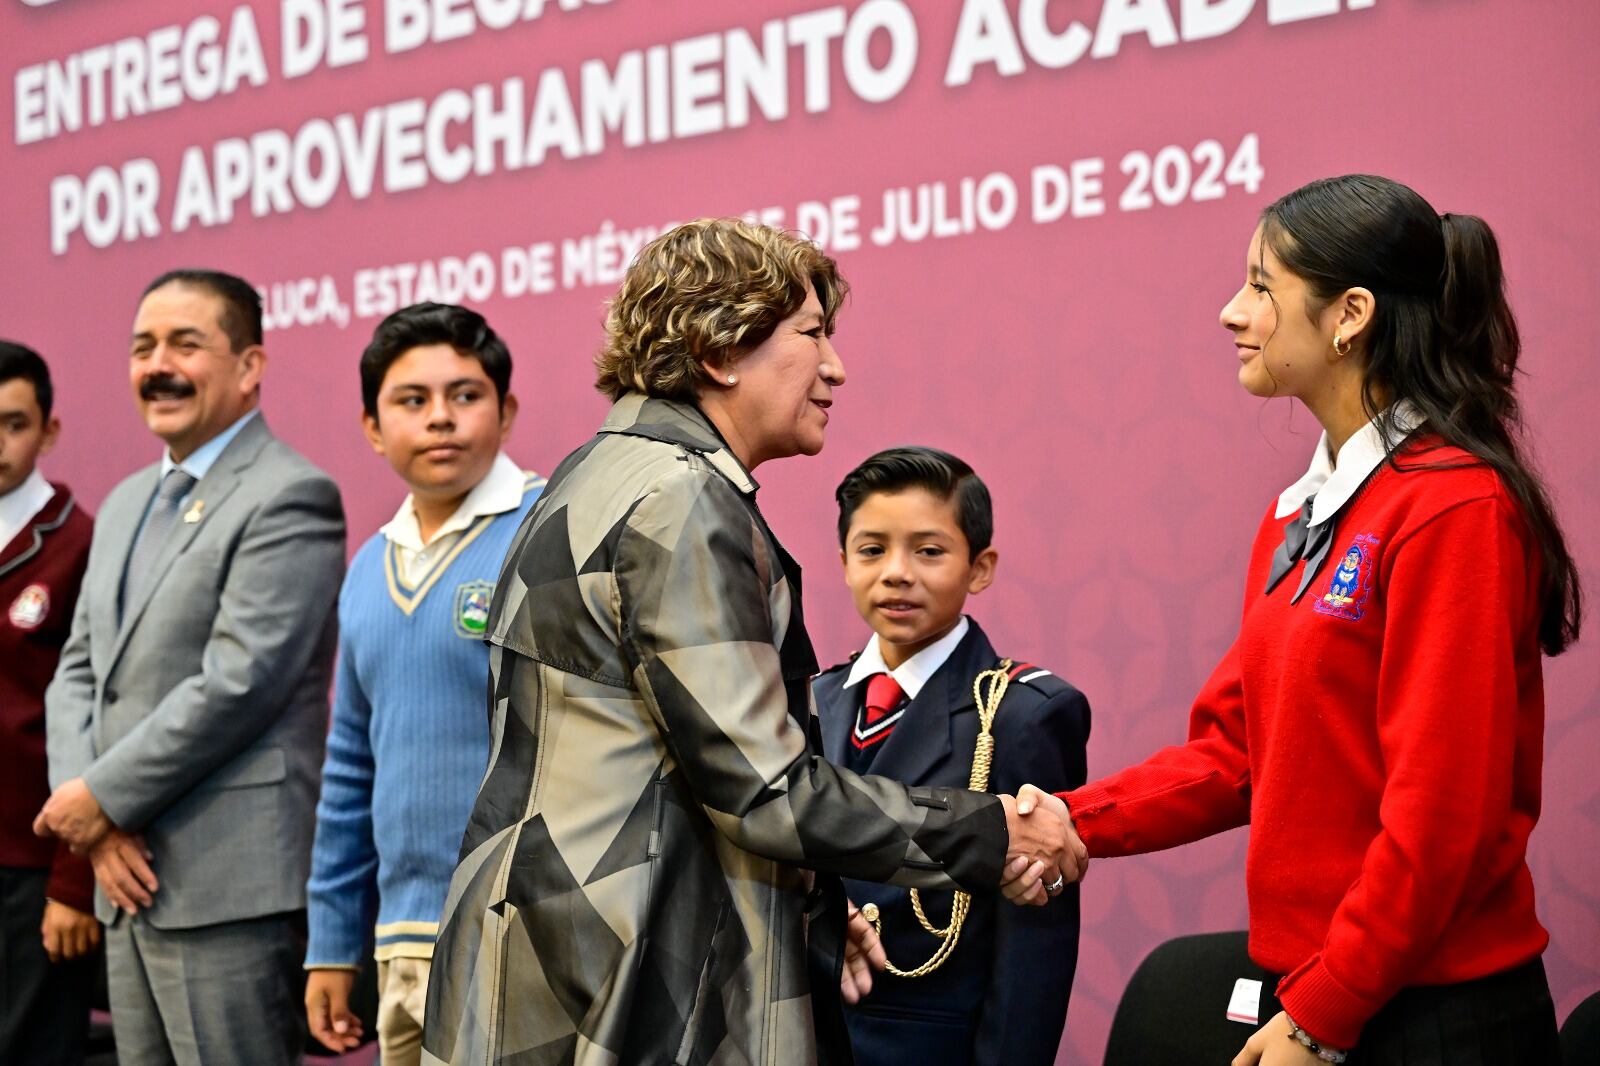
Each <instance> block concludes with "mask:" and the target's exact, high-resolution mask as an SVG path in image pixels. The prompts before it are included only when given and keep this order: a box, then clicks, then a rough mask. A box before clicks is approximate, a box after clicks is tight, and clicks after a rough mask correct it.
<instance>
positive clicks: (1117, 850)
mask: <svg viewBox="0 0 1600 1066" xmlns="http://www.w3.org/2000/svg"><path fill="white" fill-rule="evenodd" d="M1056 795H1057V796H1059V797H1060V798H1061V800H1062V802H1064V803H1065V804H1066V805H1067V811H1068V812H1069V813H1070V814H1071V815H1072V826H1073V828H1074V829H1076V830H1077V831H1078V838H1079V839H1080V840H1082V841H1083V846H1084V847H1086V848H1088V849H1089V856H1090V858H1098V857H1103V856H1107V855H1120V854H1122V851H1123V848H1122V839H1123V828H1122V812H1121V810H1120V809H1118V807H1117V804H1116V802H1115V801H1114V800H1113V799H1112V797H1111V793H1110V791H1109V790H1108V789H1106V787H1105V786H1104V785H1101V784H1099V783H1098V782H1096V783H1095V784H1092V785H1084V786H1083V787H1082V788H1078V789H1074V790H1072V791H1071V792H1057V793H1056Z"/></svg>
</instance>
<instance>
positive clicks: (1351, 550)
mask: <svg viewBox="0 0 1600 1066" xmlns="http://www.w3.org/2000/svg"><path fill="white" fill-rule="evenodd" d="M1377 554H1378V538H1377V537H1374V536H1373V535H1372V534H1370V533H1358V534H1356V537H1355V539H1354V540H1352V541H1351V542H1350V546H1349V547H1348V548H1346V549H1345V552H1344V555H1343V556H1341V557H1340V559H1339V565H1338V566H1337V567H1335V568H1334V571H1333V576H1332V577H1330V578H1329V579H1328V591H1327V592H1325V593H1323V595H1322V598H1321V599H1318V600H1316V601H1314V602H1313V603H1312V604H1311V609H1312V610H1314V611H1316V612H1317V613H1319V614H1327V615H1332V616H1333V617H1335V618H1345V619H1348V620H1350V621H1352V622H1353V621H1355V620H1356V619H1358V618H1360V617H1361V616H1362V615H1363V614H1364V613H1365V612H1366V606H1367V597H1368V596H1370V595H1371V594H1372V564H1373V561H1374V560H1375V559H1376V558H1377Z"/></svg>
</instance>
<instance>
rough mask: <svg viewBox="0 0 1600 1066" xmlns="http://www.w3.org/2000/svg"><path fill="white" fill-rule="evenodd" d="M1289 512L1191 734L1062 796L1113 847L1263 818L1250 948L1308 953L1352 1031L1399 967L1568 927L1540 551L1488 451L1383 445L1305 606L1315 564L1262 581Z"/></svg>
mask: <svg viewBox="0 0 1600 1066" xmlns="http://www.w3.org/2000/svg"><path fill="white" fill-rule="evenodd" d="M1466 458H1467V457H1466V456H1465V454H1464V453H1461V452H1458V451H1455V450H1451V449H1441V450H1437V451H1433V452H1429V453H1428V454H1426V455H1425V456H1421V457H1416V458H1413V459H1410V460H1408V459H1407V458H1406V457H1402V459H1401V465H1402V466H1403V467H1404V466H1407V465H1408V463H1409V464H1410V465H1415V463H1417V462H1428V463H1441V462H1451V461H1465V460H1466ZM1287 521H1288V520H1287V519H1285V520H1278V519H1276V518H1274V517H1273V515H1272V512H1271V511H1269V512H1268V513H1267V517H1266V520H1265V521H1264V522H1263V523H1262V525H1261V529H1260V532H1259V533H1258V534H1257V537H1256V543H1255V547H1254V549H1253V550H1252V553H1251V560H1250V571H1249V578H1248V580H1247V582H1246V585H1245V602H1244V617H1243V621H1242V623H1241V625H1240V627H1239V636H1238V639H1237V640H1236V641H1235V642H1234V646H1233V647H1232V648H1231V649H1230V650H1229V651H1228V654H1227V655H1226V656H1225V657H1224V658H1223V660H1222V663H1221V664H1220V665H1219V666H1218V667H1217V669H1216V672H1215V673H1213V674H1212V676H1211V679H1210V680H1209V681H1207V682H1206V685H1205V687H1204V688H1203V689H1202V690H1201V692H1200V695H1199V697H1198V698H1197V699H1196V700H1195V704H1194V708H1193V710H1192V711H1191V713H1190V719H1189V741H1188V743H1187V744H1184V745H1182V746H1180V747H1173V748H1167V749H1165V750H1163V751H1160V752H1157V753H1156V754H1155V755H1153V756H1151V757H1150V758H1149V759H1147V760H1146V761H1145V762H1143V763H1141V764H1139V765H1137V766H1134V767H1130V768H1129V769H1126V770H1123V771H1122V772H1120V773H1117V774H1113V775H1112V776H1110V777H1108V778H1105V779H1104V780H1101V781H1097V782H1094V783H1092V784H1089V785H1087V786H1085V787H1083V788H1081V789H1078V790H1077V791H1075V792H1070V793H1064V794H1063V796H1064V798H1065V799H1066V801H1067V803H1068V805H1069V806H1070V807H1071V809H1072V814H1073V817H1074V819H1075V820H1076V822H1077V826H1078V831H1079V832H1080V833H1081V834H1082V836H1083V839H1084V842H1085V843H1086V844H1087V845H1088V848H1089V853H1090V854H1091V855H1097V856H1099V855H1125V854H1131V853H1135V852H1143V851H1155V850H1157V849H1160V848H1170V847H1173V846H1175V845H1178V844H1183V843H1186V842H1188V841H1191V840H1197V839H1199V838H1200V837H1204V836H1207V835H1209V834H1211V833H1216V832H1219V831H1221V830H1224V829H1228V828H1231V827H1234V826H1237V825H1242V824H1244V823H1246V822H1248V823H1250V825H1251V831H1250V847H1249V857H1248V861H1247V870H1246V881H1247V886H1248V890H1249V902H1250V954H1251V957H1252V958H1254V959H1255V961H1256V962H1257V963H1259V964H1260V965H1261V966H1262V967H1263V968H1265V969H1266V970H1268V971H1270V972H1275V973H1282V974H1287V975H1288V976H1287V977H1286V978H1285V979H1284V981H1283V982H1282V983H1281V985H1280V986H1279V988H1278V995H1279V998H1280V999H1281V1000H1282V1002H1283V1005H1284V1009H1285V1010H1286V1011H1287V1012H1288V1014H1289V1016H1290V1017H1292V1018H1293V1019H1294V1020H1295V1021H1296V1022H1297V1023H1299V1024H1300V1025H1301V1026H1302V1027H1303V1028H1304V1029H1306V1031H1308V1032H1309V1033H1311V1034H1312V1035H1313V1036H1315V1037H1317V1038H1318V1039H1320V1040H1325V1041H1326V1042H1327V1043H1329V1044H1331V1045H1332V1046H1335V1047H1346V1048H1347V1047H1351V1046H1353V1045H1355V1044H1356V1043H1357V1042H1358V1039H1359V1037H1360V1035H1361V1029H1362V1026H1363V1025H1365V1024H1366V1022H1367V1020H1368V1019H1369V1018H1370V1017H1371V1016H1372V1015H1373V1014H1374V1013H1376V1012H1377V1010H1378V1009H1379V1008H1380V1007H1382V1006H1383V1005H1384V1004H1385V1003H1386V1002H1387V1001H1388V1000H1389V999H1390V998H1391V997H1392V996H1393V995H1394V994H1395V993H1396V992H1397V991H1399V990H1400V989H1401V988H1403V987H1406V986H1409V985H1434V984H1446V983H1453V982H1458V981H1466V980H1470V979H1472V978H1476V977H1482V976H1485V975H1487V974H1491V973H1495V972H1497V971H1500V970H1505V969H1507V968H1510V967H1513V966H1516V965H1518V964H1520V963H1523V962H1526V961H1527V960H1529V959H1531V958H1534V957H1535V956H1537V955H1538V954H1539V953H1540V952H1541V951H1543V950H1544V947H1545V944H1546V943H1547V942H1548V940H1549V936H1548V934H1546V933H1545V931H1544V929H1543V928H1542V927H1541V926H1540V925H1539V922H1538V919H1537V918H1536V917H1535V916H1534V905H1533V881H1532V879H1531V877H1530V875H1529V872H1528V866H1527V862H1526V858H1525V854H1526V850H1527V843H1528V834H1529V832H1530V831H1531V830H1532V829H1533V825H1534V822H1535V821H1536V820H1537V818H1538V815H1539V787H1540V784H1539V778H1540V768H1541V763H1542V748H1543V735H1544V683H1543V676H1542V674H1541V665H1540V658H1539V655H1540V651H1539V643H1538V633H1537V627H1538V615H1539V603H1538V602H1537V601H1538V597H1537V595H1536V588H1537V584H1536V576H1537V572H1538V571H1537V567H1538V562H1537V558H1538V557H1537V549H1536V547H1535V545H1534V544H1533V542H1532V538H1531V536H1530V534H1529V533H1528V531H1527V527H1526V525H1525V523H1524V521H1523V519H1522V517H1521V509H1520V508H1519V506H1518V505H1517V504H1516V502H1515V501H1514V499H1513V498H1512V497H1511V496H1510V495H1509V494H1508V493H1507V492H1506V490H1505V488H1504V486H1503V485H1502V484H1501V483H1500V480H1499V478H1498V477H1497V476H1496V475H1495V474H1494V473H1493V472H1492V471H1490V470H1488V469H1487V468H1485V467H1482V466H1474V467H1470V468H1466V469H1455V470H1410V471H1397V470H1394V469H1392V468H1389V467H1387V466H1385V467H1380V468H1379V470H1378V471H1377V472H1376V473H1375V474H1374V475H1373V477H1372V479H1371V480H1370V481H1369V482H1368V483H1367V485H1366V487H1365V488H1364V489H1363V490H1362V491H1361V492H1360V493H1359V494H1358V495H1357V496H1356V497H1355V498H1354V499H1353V500H1351V501H1350V503H1349V504H1348V506H1347V508H1346V510H1345V512H1344V513H1343V514H1342V515H1341V516H1340V517H1339V518H1338V519H1336V521H1337V522H1338V526H1337V528H1336V529H1335V531H1334V542H1333V547H1332V549H1331V551H1330V552H1329V556H1328V560H1327V562H1326V563H1324V565H1323V569H1322V571H1321V572H1320V573H1319V574H1318V575H1317V577H1316V578H1315V580H1313V582H1312V583H1311V586H1310V587H1309V588H1308V589H1307V590H1306V593H1305V595H1304V596H1302V597H1301V599H1300V602H1299V603H1298V604H1292V605H1291V603H1290V602H1289V601H1290V597H1292V596H1293V595H1294V590H1295V588H1296V587H1297V586H1298V584H1299V580H1300V575H1301V572H1302V571H1301V567H1302V566H1303V564H1297V565H1296V567H1295V568H1294V569H1293V570H1291V571H1290V573H1289V575H1288V576H1287V577H1286V578H1284V579H1283V581H1282V582H1280V583H1279V584H1278V585H1277V587H1276V588H1274V589H1273V591H1272V593H1271V594H1270V595H1263V594H1262V589H1263V588H1265V587H1266V582H1267V573H1268V569H1269V565H1270V563H1271V559H1272V553H1273V551H1274V549H1275V548H1276V547H1277V546H1278V544H1279V543H1281V542H1282V539H1283V529H1284V526H1285V525H1286V524H1287Z"/></svg>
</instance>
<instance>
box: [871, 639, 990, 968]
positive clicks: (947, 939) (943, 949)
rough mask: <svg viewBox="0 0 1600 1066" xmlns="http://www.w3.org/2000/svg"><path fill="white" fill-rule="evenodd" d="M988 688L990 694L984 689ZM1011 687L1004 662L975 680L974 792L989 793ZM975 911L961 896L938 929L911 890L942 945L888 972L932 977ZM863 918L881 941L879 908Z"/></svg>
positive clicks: (925, 923)
mask: <svg viewBox="0 0 1600 1066" xmlns="http://www.w3.org/2000/svg"><path fill="white" fill-rule="evenodd" d="M985 683H987V684H988V688H987V690H985V688H984V685H985ZM1010 683H1011V660H1010V659H1004V660H1002V661H1001V663H1000V665H999V666H998V667H996V668H995V669H993V670H985V671H983V672H982V673H980V674H979V675H978V676H977V677H975V678H973V679H972V702H973V703H975V704H977V707H978V745H977V748H976V749H975V750H974V751H973V753H972V776H971V777H970V778H969V779H968V782H967V788H968V789H969V790H970V791H972V792H987V791H989V768H990V767H991V766H992V765H993V764H994V734H993V733H992V732H991V728H992V727H993V726H994V716H995V712H996V711H998V710H999V709H1000V701H1001V699H1003V698H1004V697H1005V694H1006V686H1007V685H1009V684H1010ZM971 907H972V896H971V895H969V894H968V893H966V892H957V893H956V896H955V900H954V902H953V903H952V904H951V907H950V924H949V925H947V926H945V927H944V928H942V929H941V928H938V927H937V926H935V925H934V924H933V923H932V922H931V921H929V920H928V915H927V912H925V911H924V910H923V909H922V897H921V895H919V894H918V892H917V890H916V889H914V888H913V889H912V890H911V909H912V910H913V911H915V912H916V915H917V921H918V923H920V924H921V926H922V928H923V929H925V930H927V931H928V932H930V933H932V934H933V935H934V936H936V937H939V938H940V939H941V941H942V943H940V945H939V947H938V948H937V949H936V950H935V951H934V953H933V956H932V957H931V958H929V959H928V961H927V962H925V963H923V964H922V965H921V966H918V967H917V968H916V969H914V970H902V969H900V968H899V967H898V966H896V965H895V964H894V963H892V962H891V963H889V964H888V967H887V969H888V971H889V972H890V973H892V974H894V975H895V976H896V977H926V976H927V975H928V974H930V973H932V972H933V971H935V970H937V969H938V968H939V967H940V966H943V965H944V961H945V960H946V959H948V958H949V957H950V954H951V952H953V951H955V949H956V942H957V941H959V940H960V939H961V925H962V923H963V922H965V921H966V919H967V911H968V910H970V909H971ZM861 916H862V917H863V918H865V919H866V920H867V921H869V922H871V923H872V928H873V930H874V931H875V932H876V933H877V934H878V936H879V937H882V936H883V918H882V915H880V914H879V913H878V905H877V904H876V903H869V904H867V905H866V906H865V907H862V908H861Z"/></svg>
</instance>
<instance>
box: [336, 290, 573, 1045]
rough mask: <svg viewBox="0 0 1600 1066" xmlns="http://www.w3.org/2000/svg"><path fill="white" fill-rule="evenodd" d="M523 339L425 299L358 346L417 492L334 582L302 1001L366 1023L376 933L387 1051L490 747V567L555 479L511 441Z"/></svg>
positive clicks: (373, 396)
mask: <svg viewBox="0 0 1600 1066" xmlns="http://www.w3.org/2000/svg"><path fill="white" fill-rule="evenodd" d="M510 383H511V353H510V352H509V351H507V349H506V346H505V344H504V343H503V342H502V341H501V340H500V338H499V337H498V336H496V334H495V332H494V330H492V329H490V328H489V325H488V323H487V322H485V321H484V320H483V317H482V316H481V315H479V314H477V313H476V312H473V311H469V310H467V309H466V308H464V307H455V306H450V305H443V304H417V305H415V306H413V307H407V308H403V309H402V310H400V311H396V312H395V313H394V314H392V315H390V316H389V317H388V318H386V319H384V320H383V322H381V323H380V324H379V325H378V328H377V330H376V331H375V332H374V333H373V336H372V342H371V343H370V344H368V345H367V349H366V351H365V352H364V353H362V356H361V402H362V407H363V413H362V426H363V428H364V429H365V431H366V435H367V439H368V440H369V441H371V443H372V447H373V450H374V451H376V452H378V453H379V454H381V455H383V456H384V458H386V459H387V460H388V461H389V465H390V466H392V467H394V470H395V472H396V473H397V474H399V475H400V477H401V478H402V479H403V480H404V481H405V483H406V484H407V485H408V486H409V487H410V489H411V492H410V495H408V496H407V497H406V499H405V502H403V503H402V504H401V505H400V510H399V513H397V514H396V515H395V517H394V519H393V520H392V521H390V522H389V524H388V525H386V526H384V527H383V528H382V529H381V530H379V531H378V533H377V534H375V535H374V536H373V537H372V538H371V539H370V540H368V541H367V542H366V543H365V544H364V545H362V547H361V550H360V551H359V552H357V553H356V557H355V559H354V560H352V562H351V564H350V569H349V572H348V573H347V574H346V575H345V580H344V586H343V588H342V590H341V591H340V593H339V666H338V673H337V676H336V678H335V681H334V705H333V724H332V728H331V729H330V731H329V734H328V755H327V761H326V762H325V763H324V765H323V769H322V796H321V800H320V802H319V803H318V805H317V835H316V844H315V847H314V849H313V852H312V866H311V880H310V883H309V885H308V886H307V897H308V919H309V923H310V942H309V943H308V945H307V948H306V969H307V970H309V971H310V973H309V975H308V979H307V982H306V1020H307V1022H308V1024H309V1025H310V1028H311V1032H312V1035H314V1036H315V1037H316V1038H317V1039H318V1040H319V1041H321V1042H322V1043H323V1044H325V1045H326V1046H327V1047H328V1048H330V1049H331V1050H334V1051H346V1050H348V1049H350V1048H353V1047H355V1046H356V1045H357V1044H358V1043H360V1040H361V1035H362V1034H361V1028H362V1026H361V1022H360V1020H359V1019H358V1018H357V1017H356V1016H355V1015H354V1014H353V1013H351V1010H350V1005H349V1000H350V990H351V988H352V986H353V985H354V983H355V978H356V973H357V971H358V970H359V969H360V967H361V965H362V961H363V960H362V958H361V956H362V954H363V948H364V945H365V944H366V942H367V938H368V937H369V936H372V937H374V938H375V942H376V951H375V953H374V954H375V955H376V959H377V964H378V997H379V999H378V1015H377V1031H378V1043H379V1048H380V1051H381V1054H382V1060H383V1062H384V1064H385V1066H395V1064H409V1063H417V1062H420V1061H421V1054H422V1045H421V1036H422V1010H423V1004H424V1002H425V1001H426V999H427V984H428V969H429V962H430V960H431V959H432V956H433V942H434V937H435V935H436V934H437V931H438V921H439V912H440V910H441V909H442V908H443V906H444V899H445V892H446V890H447V889H448V887H449V884H450V875H451V873H452V872H453V870H454V869H455V863H456V855H457V852H458V850H459V849H460V847H461V835H462V833H463V831H464V830H465V829H466V824H467V817H468V815H469V814H470V813H471V811H472V803H473V799H474V797H475V796H476V795H477V791H478V785H479V784H480V782H481V780H482V777H483V773H484V769H485V767H486V766H487V765H488V761H489V719H488V714H487V713H486V712H485V710H484V686H485V684H486V681H487V678H488V674H489V654H488V649H487V647H486V646H485V645H484V644H483V642H482V639H481V638H482V636H483V630H484V621H485V620H486V619H487V617H488V614H489V601H490V598H491V597H492V596H493V594H494V583H495V579H496V578H497V577H498V576H499V573H500V564H501V562H502V560H503V559H504V558H505V553H506V548H507V547H508V545H509V544H510V542H511V537H512V535H513V534H514V533H515V532H516V530H517V527H518V526H519V525H520V524H521V523H522V519H523V517H524V516H526V515H527V513H528V509H529V508H530V507H531V506H532V505H533V501H534V500H535V499H536V498H538V495H539V491H540V489H541V488H542V487H543V486H544V480H543V479H542V478H539V477H537V476H534V475H532V474H528V473H525V472H524V471H522V470H521V469H520V468H519V467H518V466H517V464H516V463H514V462H512V461H511V459H510V458H508V457H507V456H506V454H505V452H503V451H502V450H501V445H502V444H503V443H504V441H505V440H506V437H507V436H508V435H509V434H510V432H511V424H512V421H513V420H514V419H515V417H516V413H517V401H516V398H515V397H513V396H512V395H511V394H510V392H509V391H508V390H509V386H510Z"/></svg>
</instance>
